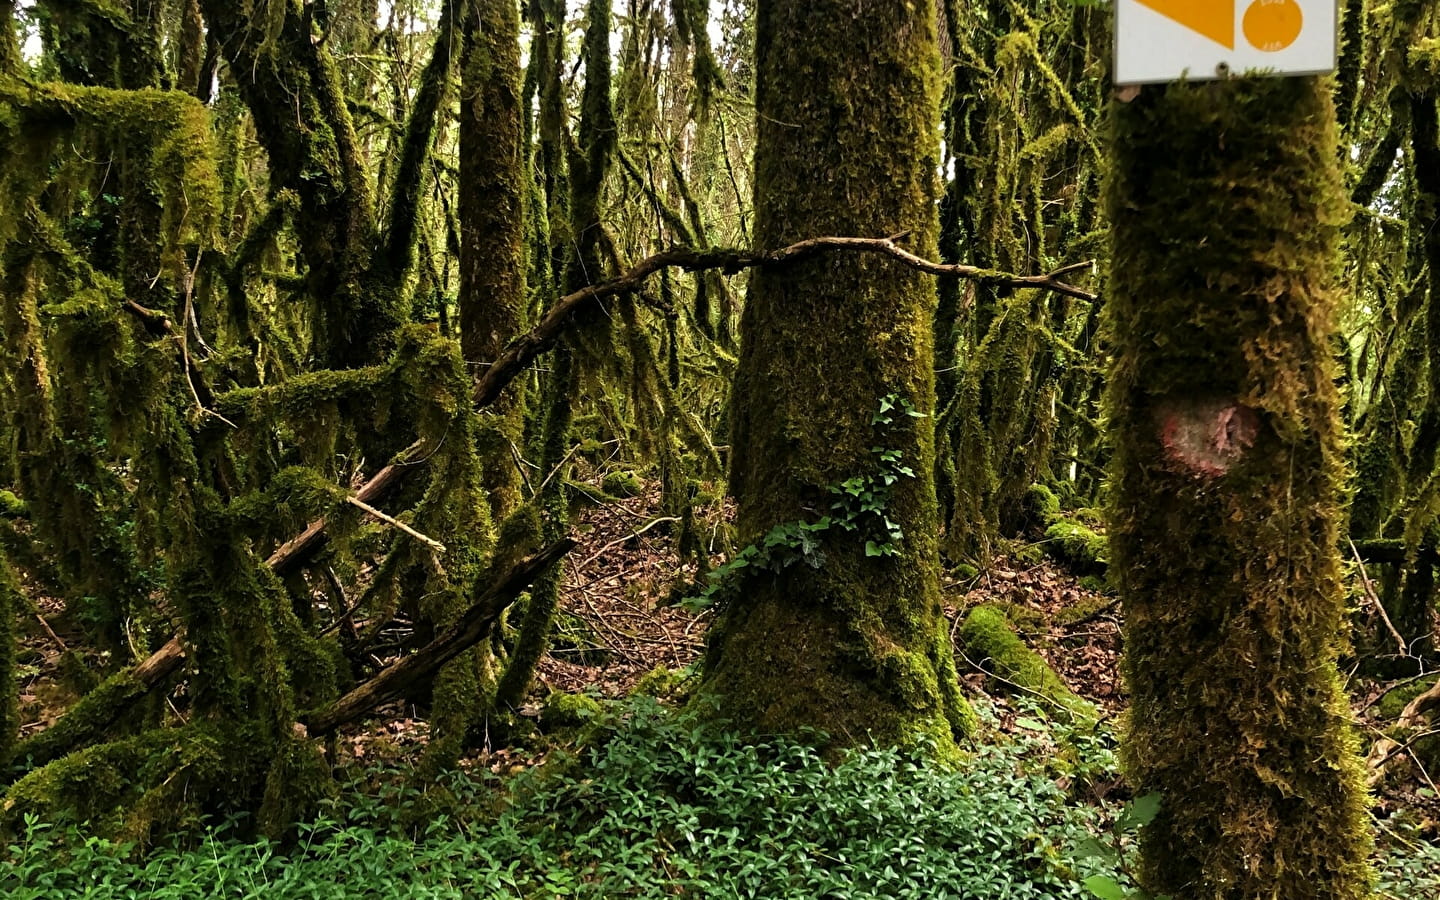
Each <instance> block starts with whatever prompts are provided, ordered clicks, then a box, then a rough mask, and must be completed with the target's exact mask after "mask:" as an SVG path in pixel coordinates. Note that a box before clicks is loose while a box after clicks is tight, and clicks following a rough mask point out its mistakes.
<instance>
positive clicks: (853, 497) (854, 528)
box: [682, 394, 925, 611]
mask: <svg viewBox="0 0 1440 900" xmlns="http://www.w3.org/2000/svg"><path fill="white" fill-rule="evenodd" d="M923 418H925V413H923V412H920V411H919V410H918V409H916V408H915V406H914V404H912V403H911V402H910V401H909V400H907V399H905V398H904V397H901V396H899V395H898V394H889V395H887V396H885V397H882V398H881V400H880V406H879V408H878V409H877V410H876V411H875V412H874V413H872V414H871V415H870V424H871V426H872V427H873V428H875V429H876V430H877V431H878V432H879V433H880V435H881V436H882V437H889V436H890V435H892V434H894V433H895V431H896V430H897V429H898V428H899V424H898V423H903V422H904V421H905V420H907V419H923ZM870 452H871V453H872V454H873V455H874V457H875V462H876V469H875V471H874V472H870V473H867V474H861V475H855V476H852V477H850V478H847V479H845V480H844V481H841V482H838V483H836V484H831V485H829V488H828V489H829V491H830V494H831V496H833V497H834V498H835V499H834V501H833V502H832V503H831V504H830V513H829V515H825V516H821V517H820V518H819V519H816V520H815V521H813V522H810V521H805V520H799V521H794V522H782V523H780V524H779V525H776V526H775V527H774V528H771V529H770V530H769V531H767V532H766V533H765V536H764V537H762V538H760V540H758V541H756V542H755V543H753V544H749V545H747V546H746V547H744V548H743V549H741V550H740V551H739V552H737V553H736V554H735V555H734V556H732V557H731V558H730V560H729V561H728V562H726V563H725V564H724V565H722V566H718V567H716V568H715V570H714V571H712V572H711V573H710V576H709V582H710V583H709V585H708V586H706V588H705V590H703V591H701V592H700V593H699V594H698V595H695V596H692V597H687V598H686V599H685V600H684V601H682V602H683V604H684V605H685V606H686V607H687V608H689V609H691V610H695V611H698V610H702V609H707V608H710V607H719V606H723V605H724V604H727V603H729V602H730V601H732V600H733V599H735V596H736V595H737V594H738V593H739V590H740V585H741V583H742V582H743V581H744V578H745V576H746V575H748V574H749V573H750V572H751V571H755V570H762V571H769V572H782V571H784V570H785V569H788V568H790V567H791V566H793V565H795V564H796V563H800V562H803V563H805V564H806V565H808V566H810V567H811V568H812V569H818V568H820V567H821V566H823V565H824V564H825V554H824V551H823V550H822V549H821V539H822V537H823V536H824V535H826V534H827V533H831V532H835V533H839V532H843V533H845V534H849V535H854V536H855V537H856V538H857V539H861V540H864V541H865V555H866V556H899V555H900V547H901V544H902V542H903V541H904V539H905V532H904V531H903V530H902V529H901V527H900V525H899V523H897V522H895V521H894V520H893V519H891V518H890V516H889V515H888V513H887V512H886V510H887V508H888V507H889V505H890V500H891V496H892V492H893V489H894V486H895V484H896V483H897V482H899V481H900V479H902V478H914V477H915V470H914V469H913V468H911V467H910V466H908V465H906V464H905V461H904V453H903V452H902V451H900V450H897V449H894V448H892V447H886V446H883V445H877V446H874V447H871V448H870Z"/></svg>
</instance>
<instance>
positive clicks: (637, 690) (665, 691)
mask: <svg viewBox="0 0 1440 900" xmlns="http://www.w3.org/2000/svg"><path fill="white" fill-rule="evenodd" d="M693 676H694V673H693V672H692V671H691V670H690V669H670V668H667V667H665V666H656V667H655V668H653V669H651V670H650V671H648V672H646V673H645V674H644V675H642V676H640V680H639V681H637V682H635V687H633V688H631V690H630V693H631V695H632V696H640V697H654V698H655V699H657V700H671V701H676V702H682V703H683V702H684V701H685V699H686V696H687V694H688V692H689V690H690V688H691V686H692V683H693Z"/></svg>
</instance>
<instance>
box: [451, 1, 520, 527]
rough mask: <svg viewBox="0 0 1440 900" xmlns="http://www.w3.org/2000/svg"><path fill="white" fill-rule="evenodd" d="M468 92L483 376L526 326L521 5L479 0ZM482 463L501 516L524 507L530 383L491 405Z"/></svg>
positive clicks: (465, 340) (469, 296)
mask: <svg viewBox="0 0 1440 900" xmlns="http://www.w3.org/2000/svg"><path fill="white" fill-rule="evenodd" d="M461 82H462V83H461V96H460V347H461V350H462V351H463V352H464V354H465V360H466V362H467V363H469V364H470V365H471V366H475V367H476V369H475V376H476V378H477V379H478V378H480V377H481V376H483V375H484V373H485V370H486V369H487V368H488V367H489V365H490V364H491V363H493V362H494V361H495V360H496V359H497V358H498V357H499V356H500V353H501V351H503V350H504V349H505V345H506V344H508V343H509V342H510V340H511V339H512V338H514V337H515V336H516V335H518V334H519V333H520V332H521V330H522V329H523V328H524V326H525V319H524V316H525V193H526V187H527V184H526V181H525V177H526V173H525V165H524V162H525V156H524V153H523V152H522V147H521V131H520V128H521V123H520V9H519V6H518V5H517V4H516V2H515V0H472V4H471V7H470V10H469V12H468V14H467V15H466V17H465V58H464V62H463V70H462V74H461ZM490 412H491V413H492V414H493V415H494V419H493V421H490V422H487V423H486V424H485V427H484V428H483V430H482V432H481V445H482V446H481V448H480V450H481V462H482V465H483V466H484V469H485V476H484V477H485V488H486V490H487V491H488V492H489V494H490V509H491V514H492V517H493V518H494V520H495V521H496V522H497V523H498V522H502V521H504V517H505V516H506V515H507V514H508V513H510V512H511V511H512V510H514V509H515V508H516V507H517V506H518V505H519V504H520V474H519V471H518V470H517V468H516V466H515V462H514V458H513V454H514V452H515V450H514V448H515V447H519V446H522V445H523V443H524V440H523V434H522V432H523V429H524V425H525V423H524V382H523V381H516V382H512V383H511V386H510V387H509V388H507V389H506V391H505V393H504V394H502V395H501V397H500V399H499V400H497V401H496V403H495V404H494V405H492V406H491V408H490Z"/></svg>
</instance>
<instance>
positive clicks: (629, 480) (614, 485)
mask: <svg viewBox="0 0 1440 900" xmlns="http://www.w3.org/2000/svg"><path fill="white" fill-rule="evenodd" d="M600 487H601V488H602V489H603V490H604V491H605V493H607V494H609V495H611V496H612V497H624V498H630V497H638V496H640V495H641V494H643V493H645V482H644V480H643V479H641V477H640V476H639V475H638V474H636V473H634V472H630V471H625V470H622V471H618V472H610V473H608V474H607V475H606V476H605V478H604V480H602V481H601V482H600Z"/></svg>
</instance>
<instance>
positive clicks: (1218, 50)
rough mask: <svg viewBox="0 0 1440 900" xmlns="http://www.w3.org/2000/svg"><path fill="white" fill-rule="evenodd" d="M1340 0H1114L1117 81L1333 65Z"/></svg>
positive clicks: (1296, 71)
mask: <svg viewBox="0 0 1440 900" xmlns="http://www.w3.org/2000/svg"><path fill="white" fill-rule="evenodd" d="M1338 25H1339V8H1338V0H1116V4H1115V83H1116V84H1146V83H1151V82H1158V81H1175V80H1176V79H1179V78H1181V77H1184V78H1187V79H1189V80H1191V81H1202V80H1206V79H1211V78H1223V77H1226V76H1227V75H1231V74H1234V75H1240V74H1243V73H1244V72H1247V71H1250V70H1267V71H1269V72H1272V73H1274V74H1276V75H1315V74H1319V73H1322V72H1329V71H1331V70H1333V69H1334V68H1335V53H1336V33H1337V31H1338V30H1339V27H1338Z"/></svg>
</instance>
